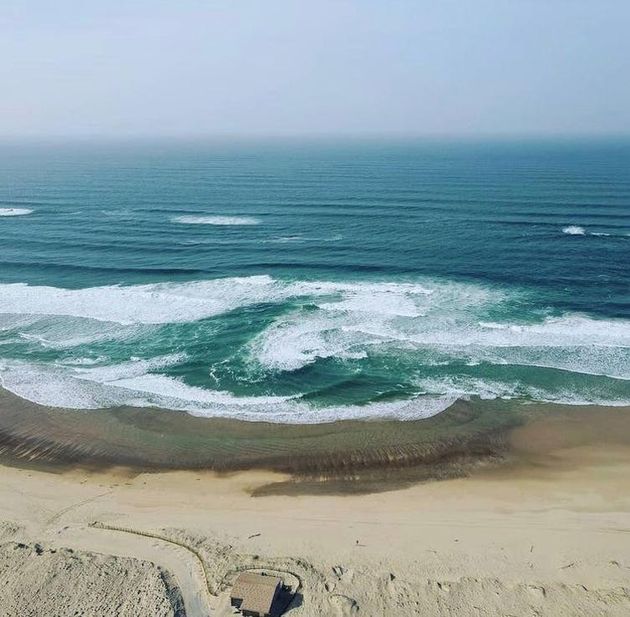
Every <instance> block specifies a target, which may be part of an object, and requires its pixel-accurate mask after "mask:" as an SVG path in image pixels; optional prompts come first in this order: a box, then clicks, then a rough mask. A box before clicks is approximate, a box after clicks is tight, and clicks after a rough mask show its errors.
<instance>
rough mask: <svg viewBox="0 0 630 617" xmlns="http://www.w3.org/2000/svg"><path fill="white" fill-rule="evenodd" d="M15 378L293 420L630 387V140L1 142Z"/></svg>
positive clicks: (5, 331)
mask: <svg viewBox="0 0 630 617" xmlns="http://www.w3.org/2000/svg"><path fill="white" fill-rule="evenodd" d="M0 214H2V215H3V217H2V219H0V230H1V232H2V238H3V240H2V244H1V245H0V378H1V379H2V384H3V385H4V387H5V388H7V389H9V390H11V391H13V392H15V393H17V394H18V395H20V396H22V397H24V398H27V399H29V400H32V401H36V402H40V403H44V404H49V405H54V406H62V407H80V408H98V407H107V406H115V405H123V404H127V405H136V406H150V405H153V406H160V407H165V408H171V409H183V410H187V411H191V412H193V413H199V414H205V415H211V416H224V417H234V418H243V419H264V420H272V421H283V422H319V421H327V420H332V419H337V418H355V417H357V418H363V417H374V416H378V417H382V416H389V417H402V418H416V417H423V416H428V415H431V414H434V413H437V412H439V411H440V410H442V409H444V408H445V407H446V406H448V405H449V404H450V403H451V402H452V401H454V400H455V399H457V398H466V397H468V396H471V395H478V396H481V397H484V398H497V397H503V398H519V399H526V400H533V401H554V402H565V403H605V404H617V405H619V404H624V403H625V404H627V403H628V402H629V401H630V381H629V379H630V268H629V265H630V217H629V214H630V143H629V142H614V143H613V142H592V143H549V142H547V143H533V142H531V143H486V144H447V143H412V142H397V143H394V142H379V143H377V142H347V143H324V142H317V143H315V142H310V143H306V142H302V143H298V142H255V143H254V142H239V143H231V144H228V143H219V142H216V143H212V144H210V143H207V144H199V143H197V144H183V143H129V144H109V145H104V144H100V145H99V144H91V145H87V144H84V145H73V146H68V145H65V146H57V145H54V144H48V145H24V144H23V145H18V144H4V145H2V146H1V147H0Z"/></svg>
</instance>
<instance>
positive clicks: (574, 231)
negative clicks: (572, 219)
mask: <svg viewBox="0 0 630 617" xmlns="http://www.w3.org/2000/svg"><path fill="white" fill-rule="evenodd" d="M562 233H565V234H568V235H569V236H584V235H586V230H585V229H584V227H580V226H579V225H569V226H568V227H563V228H562Z"/></svg>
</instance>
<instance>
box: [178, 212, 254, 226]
mask: <svg viewBox="0 0 630 617" xmlns="http://www.w3.org/2000/svg"><path fill="white" fill-rule="evenodd" d="M171 222H173V223H181V224H183V225H219V226H231V225H259V224H260V220H259V219H257V218H254V217H252V216H189V215H185V216H174V217H172V218H171Z"/></svg>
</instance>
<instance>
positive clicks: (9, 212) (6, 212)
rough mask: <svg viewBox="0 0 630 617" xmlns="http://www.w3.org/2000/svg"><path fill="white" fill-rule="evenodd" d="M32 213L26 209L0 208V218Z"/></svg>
mask: <svg viewBox="0 0 630 617" xmlns="http://www.w3.org/2000/svg"><path fill="white" fill-rule="evenodd" d="M32 212H33V211H32V210H29V209H28V208H0V216H25V215H26V214H32Z"/></svg>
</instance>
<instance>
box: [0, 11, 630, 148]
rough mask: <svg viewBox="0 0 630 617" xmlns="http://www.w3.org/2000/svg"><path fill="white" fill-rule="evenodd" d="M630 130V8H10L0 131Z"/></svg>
mask: <svg viewBox="0 0 630 617" xmlns="http://www.w3.org/2000/svg"><path fill="white" fill-rule="evenodd" d="M217 133H238V134H257V135H258V134H272V135H285V134H302V133H315V134H321V133H326V134H330V133H332V134H338V133H349V134H363V133H404V134H411V135H417V134H420V135H423V134H430V135H436V134H437V135H444V134H447V135H460V134H465V135H485V134H499V135H505V134H534V135H542V134H602V133H603V134H618V133H625V134H630V0H310V1H309V2H307V1H305V0H304V1H301V0H221V1H213V0H170V1H168V2H166V1H160V0H136V1H133V0H100V1H98V0H94V1H85V2H83V1H79V0H75V1H70V0H6V1H4V2H0V135H4V136H21V135H26V136H42V135H44V136H45V135H55V136H57V135H75V136H85V135H107V136H128V135H185V136H188V135H205V134H217Z"/></svg>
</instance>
